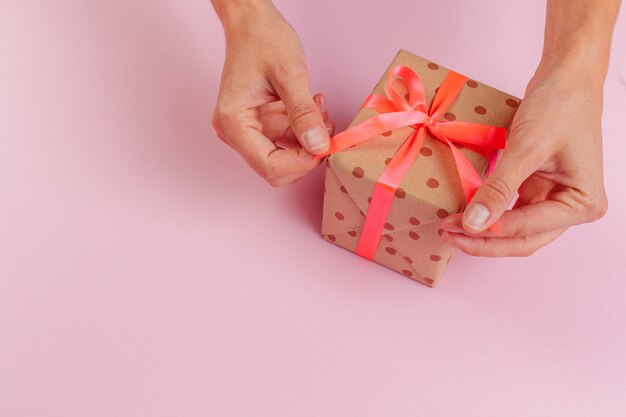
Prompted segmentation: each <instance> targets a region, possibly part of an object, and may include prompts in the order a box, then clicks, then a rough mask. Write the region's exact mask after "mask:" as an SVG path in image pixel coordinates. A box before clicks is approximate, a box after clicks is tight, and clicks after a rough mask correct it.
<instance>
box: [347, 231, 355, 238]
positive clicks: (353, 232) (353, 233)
mask: <svg viewBox="0 0 626 417" xmlns="http://www.w3.org/2000/svg"><path fill="white" fill-rule="evenodd" d="M348 235H350V236H352V237H356V232H355V231H354V230H350V231H349V232H348Z"/></svg>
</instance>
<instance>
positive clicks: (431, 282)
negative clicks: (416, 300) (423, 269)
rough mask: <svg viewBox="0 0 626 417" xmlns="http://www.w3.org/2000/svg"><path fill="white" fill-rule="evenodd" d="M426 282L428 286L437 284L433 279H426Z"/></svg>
mask: <svg viewBox="0 0 626 417" xmlns="http://www.w3.org/2000/svg"><path fill="white" fill-rule="evenodd" d="M424 282H425V283H426V284H428V285H433V283H434V282H435V280H434V279H432V278H424Z"/></svg>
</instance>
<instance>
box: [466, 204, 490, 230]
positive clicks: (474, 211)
mask: <svg viewBox="0 0 626 417" xmlns="http://www.w3.org/2000/svg"><path fill="white" fill-rule="evenodd" d="M488 218H489V210H488V209H487V207H485V206H483V205H482V204H472V205H471V206H470V208H469V210H468V211H467V214H466V215H465V219H464V220H465V224H466V225H467V226H468V227H469V228H470V229H474V230H480V229H481V228H482V227H483V226H484V225H485V222H486V221H487V219H488Z"/></svg>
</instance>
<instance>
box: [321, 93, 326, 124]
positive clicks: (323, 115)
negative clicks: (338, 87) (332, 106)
mask: <svg viewBox="0 0 626 417" xmlns="http://www.w3.org/2000/svg"><path fill="white" fill-rule="evenodd" d="M320 111H321V112H322V117H323V118H324V120H326V119H328V106H327V104H326V96H325V95H324V94H320Z"/></svg>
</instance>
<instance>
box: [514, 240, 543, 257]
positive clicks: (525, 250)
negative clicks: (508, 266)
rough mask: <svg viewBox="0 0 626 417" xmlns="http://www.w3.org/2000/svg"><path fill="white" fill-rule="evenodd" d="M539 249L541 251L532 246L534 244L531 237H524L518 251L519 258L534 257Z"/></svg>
mask: <svg viewBox="0 0 626 417" xmlns="http://www.w3.org/2000/svg"><path fill="white" fill-rule="evenodd" d="M537 249H539V247H537V246H536V245H533V244H532V242H531V241H530V236H524V237H522V238H521V241H520V244H519V247H518V250H517V256H519V257H529V256H532V255H533V254H534V253H535V252H537Z"/></svg>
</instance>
